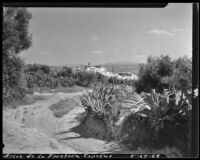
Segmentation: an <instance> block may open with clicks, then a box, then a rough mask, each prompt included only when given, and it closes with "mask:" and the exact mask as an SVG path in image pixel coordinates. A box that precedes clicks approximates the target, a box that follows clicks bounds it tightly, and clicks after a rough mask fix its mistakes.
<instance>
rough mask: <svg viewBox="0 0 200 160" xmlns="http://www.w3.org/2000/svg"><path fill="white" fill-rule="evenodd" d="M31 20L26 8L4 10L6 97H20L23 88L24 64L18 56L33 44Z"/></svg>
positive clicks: (3, 37)
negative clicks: (29, 26)
mask: <svg viewBox="0 0 200 160" xmlns="http://www.w3.org/2000/svg"><path fill="white" fill-rule="evenodd" d="M30 19H31V14H30V13H29V12H28V11H27V9H26V8H17V7H5V8H3V32H2V33H3V35H2V40H3V42H2V43H3V57H2V58H3V91H4V96H5V95H6V97H7V95H9V96H11V97H12V95H20V93H19V90H20V88H22V87H23V86H22V83H21V81H23V80H22V78H23V66H24V62H23V61H22V60H21V59H20V58H19V56H18V54H19V53H20V52H21V51H23V50H26V49H28V48H29V47H30V46H31V44H32V39H31V35H30V34H29V32H28V25H29V20H30ZM13 86H14V88H15V89H14V88H13ZM10 89H12V90H13V92H12V95H11V94H9V90H10ZM6 97H4V98H6Z"/></svg>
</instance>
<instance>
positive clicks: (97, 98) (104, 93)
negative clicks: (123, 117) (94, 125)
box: [79, 85, 123, 132]
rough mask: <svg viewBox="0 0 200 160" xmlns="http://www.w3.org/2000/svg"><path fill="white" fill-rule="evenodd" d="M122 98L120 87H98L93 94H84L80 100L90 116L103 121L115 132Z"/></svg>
mask: <svg viewBox="0 0 200 160" xmlns="http://www.w3.org/2000/svg"><path fill="white" fill-rule="evenodd" d="M122 97H123V93H122V91H121V90H120V88H118V87H115V86H110V85H97V86H95V87H94V88H93V90H92V92H86V93H84V94H83V95H82V96H80V97H79V99H80V102H81V106H82V107H84V108H85V110H86V111H87V113H88V114H91V115H93V116H97V117H99V118H100V119H102V120H103V121H104V122H105V124H106V125H107V126H108V127H110V128H111V130H112V132H113V130H114V128H113V127H114V126H115V122H116V121H117V120H118V118H119V114H120V104H121V102H120V101H121V99H123V98H122Z"/></svg>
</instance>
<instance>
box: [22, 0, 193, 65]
mask: <svg viewBox="0 0 200 160" xmlns="http://www.w3.org/2000/svg"><path fill="white" fill-rule="evenodd" d="M28 11H29V12H30V13H32V19H31V20H30V26H29V31H30V33H32V38H33V44H32V47H30V48H29V49H28V50H25V51H23V52H22V53H21V54H20V56H21V57H22V58H23V59H24V60H25V62H26V63H40V64H47V65H67V64H87V63H88V62H90V63H92V64H103V63H108V62H135V63H141V62H146V59H147V57H148V56H150V55H153V56H159V55H161V54H164V55H165V54H168V55H170V57H172V58H178V57H180V56H184V55H187V56H188V57H191V56H192V4H191V3H185V4H184V3H178V4H176V3H169V4H168V6H167V7H165V8H78V7H77V8H70V7H68V8H67V7H66V8H28Z"/></svg>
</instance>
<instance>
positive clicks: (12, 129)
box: [3, 92, 122, 154]
mask: <svg viewBox="0 0 200 160" xmlns="http://www.w3.org/2000/svg"><path fill="white" fill-rule="evenodd" d="M80 94H82V92H76V93H47V94H44V93H43V94H40V93H35V95H39V96H42V97H43V99H42V100H38V101H36V102H34V103H33V104H30V105H24V106H19V107H18V108H17V109H4V110H3V143H4V145H5V147H4V148H3V153H65V154H69V153H112V152H118V151H121V150H122V148H121V147H120V146H119V145H118V144H116V143H114V142H106V141H102V140H98V139H94V138H86V137H82V136H81V135H79V134H78V133H76V132H74V131H72V130H71V129H72V128H73V127H76V126H77V125H79V123H80V122H78V120H77V119H76V117H77V116H78V115H79V114H80V113H82V112H84V109H83V108H81V107H79V106H75V107H74V108H73V109H71V110H70V111H69V112H68V113H67V114H66V115H64V116H62V117H61V118H57V117H55V116H54V114H53V111H52V110H50V106H51V105H53V104H55V103H57V102H59V101H61V100H64V99H66V98H73V97H76V96H78V95H80Z"/></svg>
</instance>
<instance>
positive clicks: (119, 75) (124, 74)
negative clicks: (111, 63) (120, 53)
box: [73, 63, 138, 80]
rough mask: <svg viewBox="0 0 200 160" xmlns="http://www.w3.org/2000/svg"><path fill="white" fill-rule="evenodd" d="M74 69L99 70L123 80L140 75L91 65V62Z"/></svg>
mask: <svg viewBox="0 0 200 160" xmlns="http://www.w3.org/2000/svg"><path fill="white" fill-rule="evenodd" d="M73 71H74V72H78V71H85V72H94V73H96V72H98V73H101V74H103V75H105V76H107V77H116V78H118V79H122V80H137V79H138V76H137V75H136V74H133V73H131V72H119V73H113V72H109V71H107V69H106V68H104V67H102V66H101V65H91V63H88V65H84V66H83V65H81V66H79V67H74V68H73Z"/></svg>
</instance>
